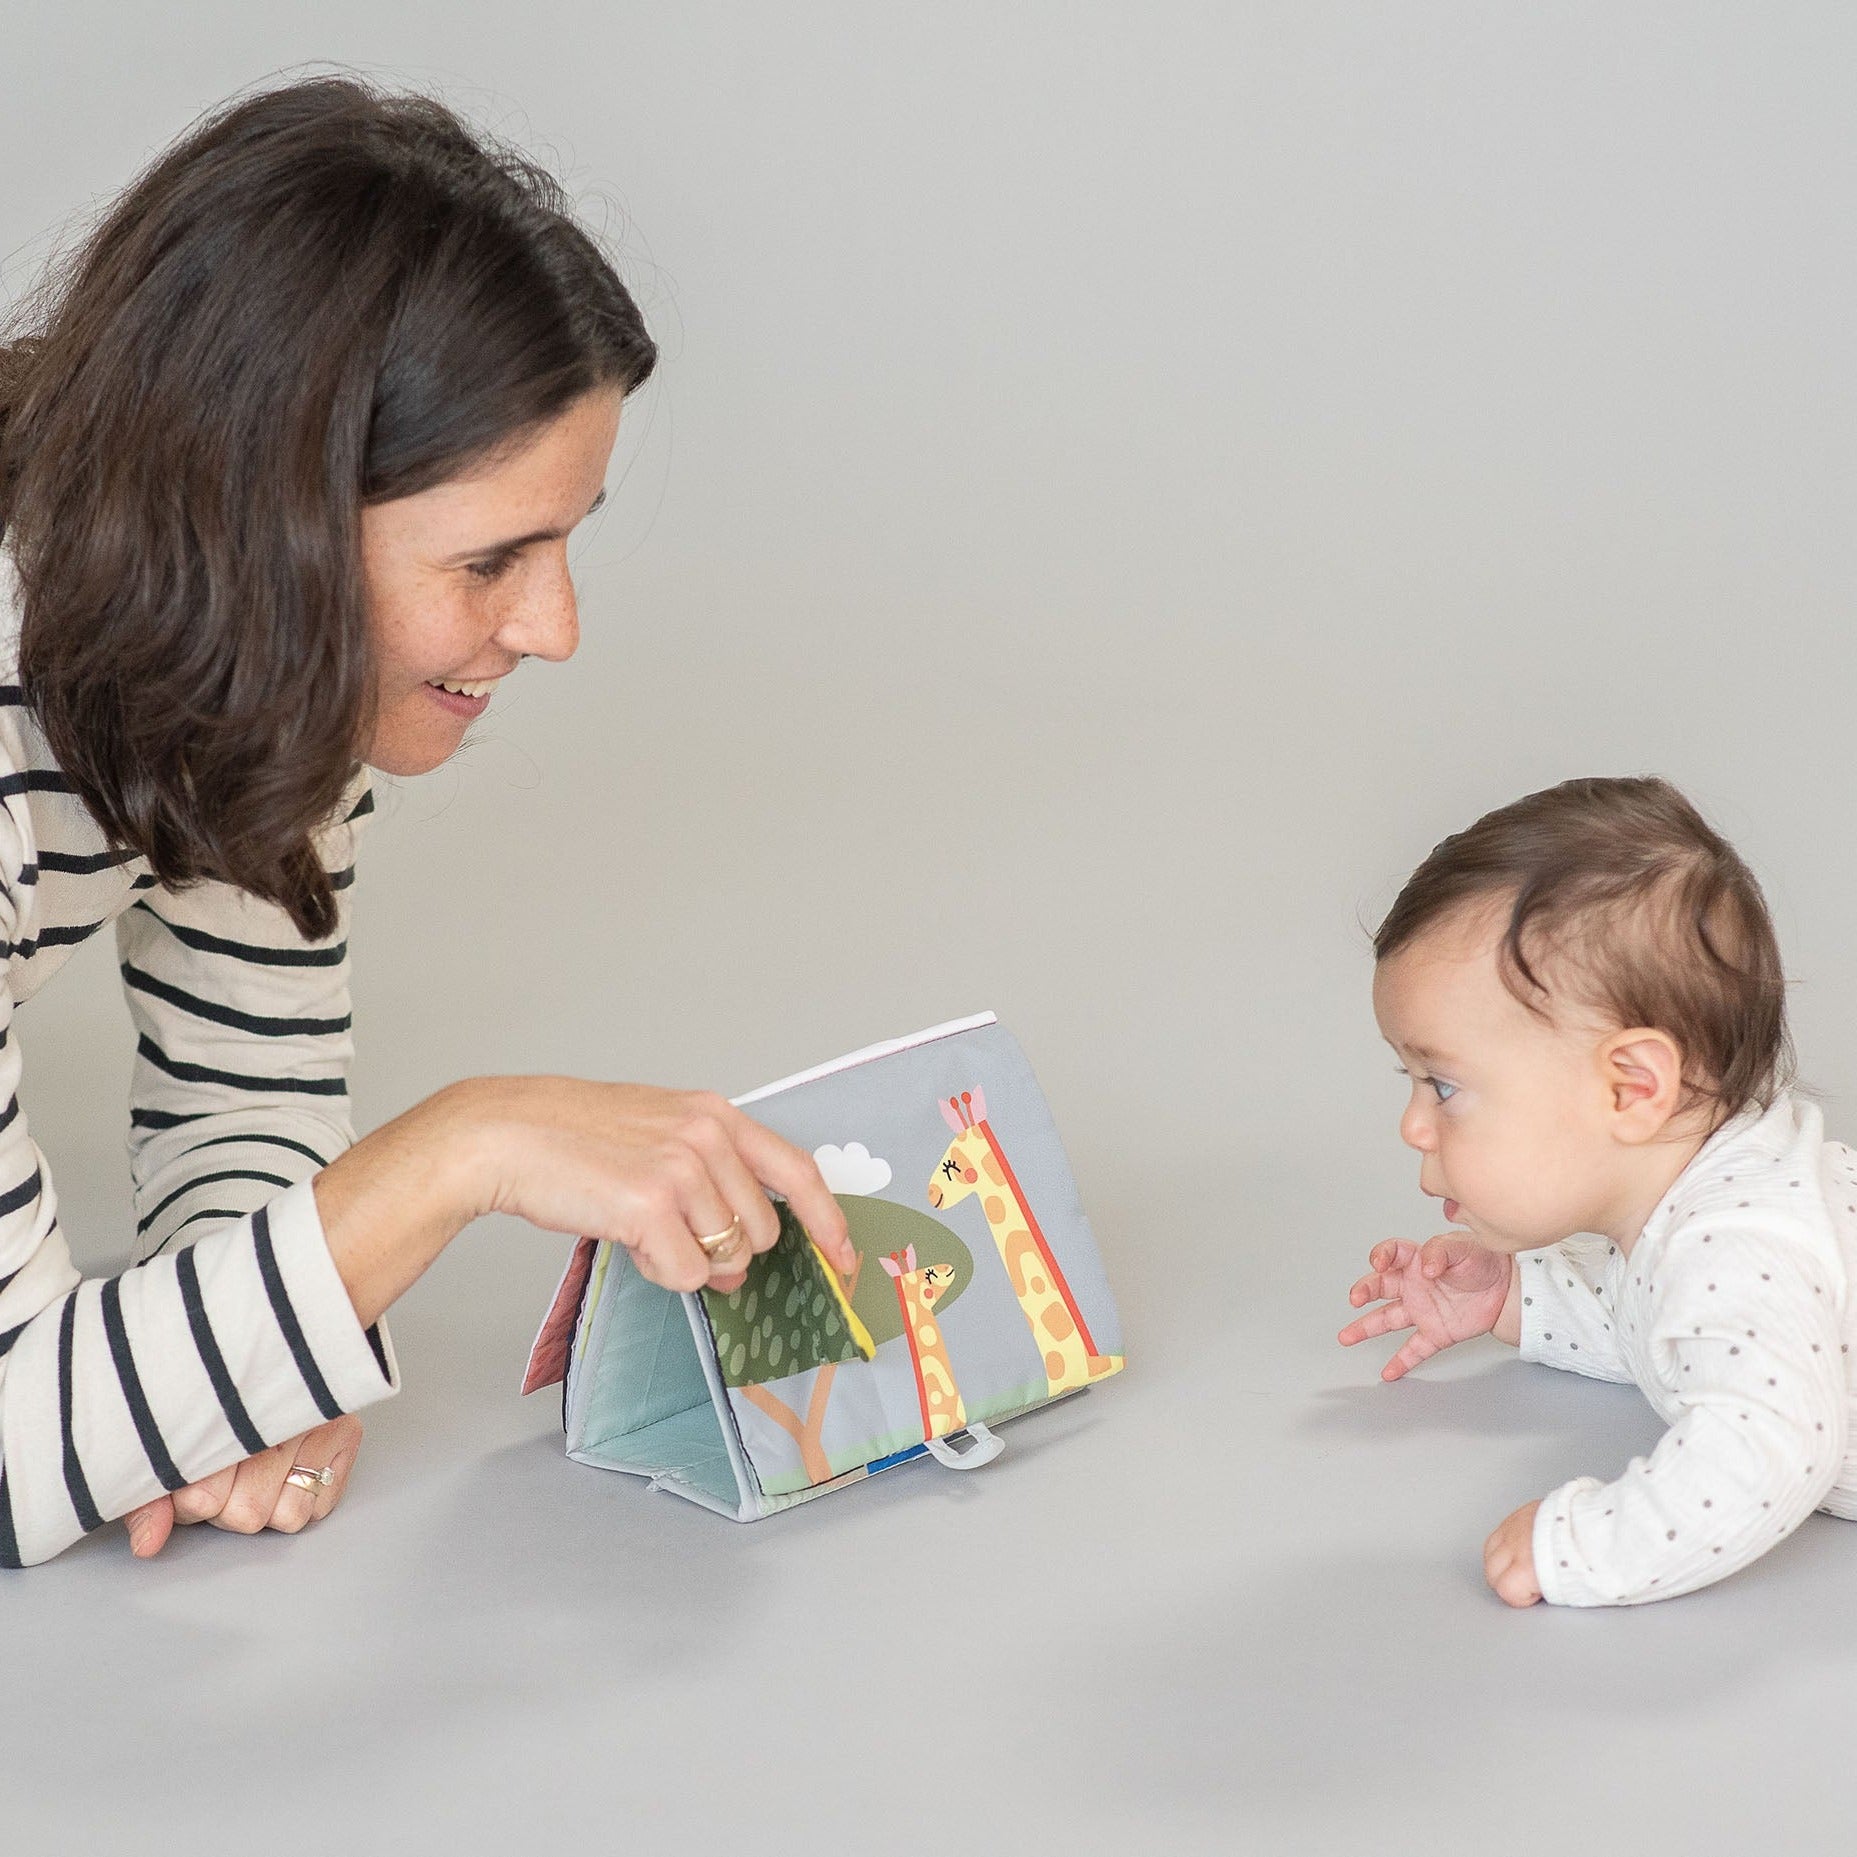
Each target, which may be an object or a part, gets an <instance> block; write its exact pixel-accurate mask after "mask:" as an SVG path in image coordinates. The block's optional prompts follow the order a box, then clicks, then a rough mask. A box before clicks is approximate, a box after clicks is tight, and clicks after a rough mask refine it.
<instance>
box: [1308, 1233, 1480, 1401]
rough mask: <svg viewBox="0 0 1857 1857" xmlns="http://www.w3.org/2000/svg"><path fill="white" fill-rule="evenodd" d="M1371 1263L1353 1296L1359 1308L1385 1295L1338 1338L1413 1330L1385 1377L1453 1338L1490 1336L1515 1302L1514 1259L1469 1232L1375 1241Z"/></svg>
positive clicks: (1347, 1343)
mask: <svg viewBox="0 0 1857 1857" xmlns="http://www.w3.org/2000/svg"><path fill="white" fill-rule="evenodd" d="M1367 1262H1368V1263H1369V1264H1370V1265H1372V1269H1371V1270H1369V1272H1368V1273H1367V1275H1366V1276H1364V1277H1362V1278H1361V1280H1360V1281H1359V1282H1358V1283H1357V1284H1355V1286H1354V1287H1353V1289H1351V1290H1350V1291H1349V1292H1348V1301H1349V1302H1351V1303H1352V1304H1353V1305H1354V1307H1355V1308H1357V1309H1358V1308H1359V1307H1360V1306H1361V1305H1362V1304H1363V1303H1369V1302H1372V1301H1373V1300H1374V1299H1375V1298H1376V1297H1383V1298H1384V1299H1385V1301H1384V1302H1383V1303H1382V1305H1381V1307H1380V1308H1378V1309H1370V1310H1369V1311H1368V1312H1367V1313H1366V1314H1365V1315H1364V1316H1362V1317H1361V1318H1360V1320H1359V1321H1358V1322H1350V1323H1349V1324H1348V1325H1347V1327H1346V1328H1344V1329H1343V1330H1342V1331H1341V1333H1340V1335H1339V1336H1338V1337H1337V1339H1338V1340H1339V1341H1340V1343H1341V1345H1342V1346H1343V1347H1344V1348H1351V1347H1353V1346H1354V1344H1355V1343H1356V1342H1357V1341H1365V1340H1367V1339H1368V1338H1369V1337H1370V1336H1373V1335H1384V1334H1385V1333H1387V1331H1388V1330H1389V1329H1394V1328H1410V1329H1412V1330H1413V1331H1414V1332H1413V1333H1412V1334H1411V1335H1410V1336H1409V1337H1408V1338H1407V1340H1406V1344H1405V1346H1404V1347H1402V1348H1401V1349H1400V1350H1399V1352H1398V1353H1397V1354H1395V1355H1394V1356H1393V1358H1392V1359H1391V1360H1390V1361H1388V1362H1387V1363H1386V1365H1385V1366H1384V1367H1382V1368H1381V1369H1380V1378H1381V1379H1382V1380H1397V1379H1398V1378H1399V1377H1400V1376H1401V1375H1402V1374H1405V1373H1409V1372H1410V1371H1411V1370H1412V1369H1413V1368H1414V1367H1416V1366H1417V1365H1418V1364H1419V1362H1420V1361H1427V1360H1430V1359H1431V1357H1432V1356H1433V1355H1434V1354H1436V1353H1438V1352H1440V1351H1441V1350H1442V1349H1444V1348H1448V1347H1449V1346H1451V1344H1452V1343H1453V1342H1456V1341H1468V1340H1470V1339H1471V1338H1472V1337H1473V1336H1475V1335H1487V1334H1488V1333H1489V1331H1490V1330H1491V1329H1492V1328H1494V1327H1495V1326H1496V1318H1497V1317H1498V1316H1499V1315H1501V1314H1502V1310H1503V1304H1504V1303H1505V1302H1507V1301H1508V1298H1509V1282H1510V1279H1511V1278H1512V1277H1513V1275H1514V1273H1515V1260H1514V1258H1512V1257H1509V1256H1506V1255H1505V1254H1504V1253H1502V1252H1500V1251H1492V1250H1489V1249H1488V1248H1487V1247H1486V1246H1484V1245H1480V1244H1478V1243H1477V1242H1476V1240H1475V1239H1473V1238H1466V1237H1465V1236H1464V1234H1463V1233H1462V1232H1444V1233H1442V1234H1440V1235H1439V1236H1438V1237H1436V1238H1433V1239H1432V1240H1430V1241H1429V1242H1428V1243H1427V1244H1425V1245H1423V1246H1419V1245H1416V1244H1414V1243H1413V1242H1412V1241H1411V1239H1409V1238H1389V1239H1388V1240H1387V1241H1386V1242H1385V1243H1384V1244H1377V1245H1375V1246H1374V1248H1373V1250H1372V1252H1371V1253H1370V1254H1369V1256H1368V1259H1367Z"/></svg>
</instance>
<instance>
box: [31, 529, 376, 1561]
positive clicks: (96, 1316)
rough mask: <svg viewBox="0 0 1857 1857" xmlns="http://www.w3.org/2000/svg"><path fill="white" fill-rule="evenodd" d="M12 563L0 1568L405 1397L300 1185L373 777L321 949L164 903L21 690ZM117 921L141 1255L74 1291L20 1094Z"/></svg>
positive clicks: (323, 1092)
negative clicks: (40, 1010)
mask: <svg viewBox="0 0 1857 1857" xmlns="http://www.w3.org/2000/svg"><path fill="white" fill-rule="evenodd" d="M15 613H16V605H15V602H14V599H13V597H12V587H11V584H10V574H9V570H8V568H7V564H6V562H5V560H4V557H3V556H0V957H3V960H4V969H3V973H4V985H3V986H0V1566H6V1567H18V1566H29V1565H31V1564H33V1563H34V1562H37V1561H42V1560H46V1559H48V1558H50V1557H51V1556H52V1555H54V1554H56V1553H58V1552H59V1551H60V1550H61V1549H63V1548H65V1547H67V1546H69V1545H70V1543H71V1542H73V1541H75V1540H77V1539H78V1538H79V1537H80V1536H81V1535H83V1534H85V1533H86V1532H88V1531H89V1530H91V1529H94V1528H97V1527H100V1526H101V1525H102V1524H103V1523H104V1522H105V1521H107V1520H109V1519H110V1518H112V1517H114V1516H120V1515H123V1514H125V1513H127V1512H128V1511H129V1510H130V1509H133V1508H135V1507H137V1506H139V1505H140V1504H142V1503H144V1502H147V1501H149V1500H150V1499H151V1498H152V1497H154V1496H156V1495H158V1494H160V1492H161V1491H162V1490H164V1489H175V1488H178V1487H179V1486H180V1485H181V1484H183V1483H187V1482H193V1481H196V1480H198V1479H199V1478H201V1477H204V1476H207V1475H210V1474H211V1473H212V1472H213V1471H215V1470H218V1469H221V1468H223V1467H224V1466H225V1465H227V1464H230V1463H234V1462H237V1461H238V1460H239V1459H241V1458H244V1457H248V1456H250V1455H252V1454H254V1453H255V1452H257V1451H260V1450H262V1449H263V1448H265V1446H267V1445H269V1444H274V1443H278V1442H281V1441H282V1440H284V1439H286V1438H289V1437H293V1436H295V1435H296V1434H297V1433H299V1432H302V1431H306V1430H308V1429H309V1428H310V1427H311V1426H313V1425H316V1424H318V1423H320V1422H321V1421H322V1420H324V1419H327V1418H333V1417H335V1416H336V1415H338V1414H339V1413H343V1412H351V1411H354V1410H355V1409H357V1408H358V1407H360V1406H363V1405H366V1404H368V1403H369V1402H370V1401H372V1400H375V1399H379V1398H381V1397H383V1396H384V1395H386V1394H388V1393H391V1392H394V1391H396V1390H397V1389H398V1386H399V1378H398V1374H397V1371H396V1369H395V1367H394V1362H393V1353H392V1348H391V1344H390V1343H389V1341H388V1338H387V1334H386V1330H385V1328H384V1327H383V1326H380V1325H376V1326H375V1327H374V1328H372V1329H368V1330H365V1331H364V1330H363V1329H362V1327H361V1324H360V1323H359V1321H358V1320H357V1319H356V1316H355V1312H354V1308H353V1305H352V1304H351V1303H350V1301H349V1299H348V1293H347V1291H346V1289H344V1287H343V1285H342V1282H341V1279H340V1278H339V1277H338V1276H337V1274H336V1271H335V1266H334V1264H333V1262H332V1260H331V1259H330V1256H329V1251H328V1245H327V1243H326V1241H325V1239H324V1236H323V1230H322V1224H321V1221H320V1219H319V1218H318V1216H317V1211H316V1202H315V1197H314V1194H313V1192H312V1190H311V1187H310V1176H311V1175H313V1174H314V1173H315V1172H316V1171H317V1170H318V1169H319V1168H321V1167H323V1166H324V1165H326V1164H327V1163H328V1162H329V1161H330V1160H332V1159H333V1158H334V1157H335V1156H336V1155H337V1154H338V1153H340V1152H341V1151H342V1150H343V1149H344V1148H346V1147H348V1146H349V1145H350V1143H351V1142H352V1141H353V1140H354V1133H353V1129H352V1127H351V1124H350V1121H349V1112H348V1089H347V1081H346V1072H347V1067H348V1061H349V1057H350V1053H351V1051H352V1040H351V1036H350V1030H349V1025H350V1021H349V1003H348V953H347V914H348V912H347V900H348V886H349V885H350V883H351V882H352V880H353V870H354V845H355V837H356V833H357V831H358V829H359V826H360V824H361V821H362V820H363V819H364V818H365V817H366V816H367V814H368V813H369V812H371V811H372V809H373V796H372V793H371V792H370V791H369V790H368V787H367V784H366V775H365V773H364V774H363V775H362V776H361V777H360V778H359V779H358V780H357V782H356V783H355V785H354V787H353V788H352V789H351V791H350V793H349V795H348V798H347V800H346V802H345V804H344V805H343V807H342V809H341V812H340V814H339V815H338V816H337V820H336V821H335V822H334V823H333V824H332V825H331V826H330V827H329V829H328V830H326V831H325V832H324V833H323V834H322V835H321V837H320V839H319V840H318V848H319V851H320V853H321V855H322V857H323V859H324V862H325V864H326V865H327V867H328V868H329V869H330V870H331V871H332V872H333V873H334V874H335V879H336V883H337V886H338V896H339V899H340V901H341V903H342V919H341V922H340V923H339V924H338V926H337V929H336V932H335V934H334V935H333V936H331V937H330V939H329V940H327V941H324V942H305V941H304V940H303V938H302V937H301V935H300V934H299V933H298V931H297V930H296V928H295V927H294V926H293V924H292V923H291V921H290V919H289V917H288V916H286V915H285V914H284V912H283V911H282V910H280V909H278V908H276V907H274V906H273V905H271V904H268V903H261V902H258V901H256V900H255V899H254V898H252V897H250V896H248V895H245V894H244V893H243V892H240V891H238V890H235V889H233V888H231V887H230V886H228V885H225V884H216V883H207V884H201V885H198V886H194V887H189V888H186V889H184V890H179V891H174V892H170V891H168V890H167V889H165V888H164V887H163V886H162V885H161V884H159V883H158V882H157V880H156V879H155V878H154V876H153V875H152V874H151V873H150V872H149V870H148V867H147V865H146V863H145V862H144V861H143V860H141V859H138V858H135V857H132V856H130V855H128V854H126V853H124V852H123V851H121V850H120V849H117V848H113V847H112V846H110V845H109V844H108V843H106V841H105V839H104V837H103V834H102V832H101V831H100V829H99V828H98V826H97V824H96V822H95V821H94V819H93V818H92V817H91V815H90V813H89V812H88V810H87V809H86V808H85V807H84V806H83V804H82V803H81V802H80V801H79V800H78V799H77V798H76V796H75V795H74V794H73V793H72V792H71V790H70V787H69V785H68V783H67V781H66V780H65V777H64V776H63V774H62V773H60V772H59V770H58V768H57V767H56V766H55V765H54V763H53V761H52V757H51V754H50V751H49V749H48V747H47V745H46V742H45V739H44V736H43V734H42V733H41V732H40V730H39V729H38V727H37V723H36V720H35V718H34V717H33V715H32V712H31V710H30V709H29V708H27V707H26V706H25V705H24V704H23V703H22V701H21V698H20V692H19V689H18V687H17V672H16V668H15V667H16V663H17V619H16V617H15V616H14V615H15ZM110 923H114V924H115V931H116V943H117V951H118V954H119V957H120V960H121V965H122V976H123V985H124V992H125V996H126V998H127V1000H128V1004H129V1010H130V1015H131V1017H132V1019H133V1021H134V1025H135V1030H136V1037H137V1042H136V1057H135V1070H134V1080H133V1083H132V1085H131V1113H130V1130H129V1148H130V1165H131V1173H132V1176H133V1180H134V1186H135V1207H136V1246H135V1251H134V1255H135V1256H136V1257H137V1259H138V1260H139V1261H138V1262H137V1263H135V1264H133V1265H132V1266H131V1267H130V1268H129V1269H127V1270H125V1271H124V1272H123V1274H122V1275H120V1276H117V1277H112V1278H103V1279H99V1278H91V1279H88V1280H84V1279H80V1277H79V1275H78V1272H77V1271H76V1269H75V1268H74V1267H73V1265H72V1262H71V1257H70V1253H69V1251H68V1250H67V1248H66V1245H65V1240H64V1236H63V1234H62V1233H61V1231H60V1230H59V1225H58V1208H57V1197H56V1195H55V1193H54V1192H53V1189H52V1180H51V1172H50V1169H49V1168H48V1167H47V1165H46V1161H45V1157H44V1155H43V1154H42V1153H41V1152H40V1151H39V1149H38V1147H37V1146H36V1145H35V1143H34V1142H33V1139H32V1136H31V1134H30V1132H29V1131H28V1128H27V1125H26V1115H25V1112H24V1110H23V1108H22V1106H21V1103H20V1098H19V1085H20V1047H19V1036H18V1028H17V1025H16V1024H15V1016H16V1014H17V1011H18V1009H19V1007H20V1006H21V1005H22V1004H23V1003H24V1002H25V1001H26V1000H28V999H30V998H31V996H32V995H33V994H34V993H35V992H37V991H38V989H39V988H40V987H41V986H43V985H44V984H45V982H46V981H47V980H48V979H49V978H50V977H51V975H52V974H54V973H56V972H57V970H58V968H59V967H60V966H61V965H62V964H63V962H64V961H65V960H66V959H67V958H68V957H69V955H70V953H71V951H72V949H73V948H74V947H76V946H77V945H78V944H79V943H80V942H82V941H84V940H85V939H86V938H87V937H89V936H90V935H93V934H95V933H97V932H98V931H99V930H101V929H102V928H103V927H104V926H105V925H106V924H110Z"/></svg>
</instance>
